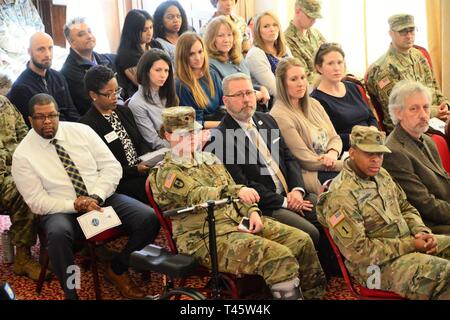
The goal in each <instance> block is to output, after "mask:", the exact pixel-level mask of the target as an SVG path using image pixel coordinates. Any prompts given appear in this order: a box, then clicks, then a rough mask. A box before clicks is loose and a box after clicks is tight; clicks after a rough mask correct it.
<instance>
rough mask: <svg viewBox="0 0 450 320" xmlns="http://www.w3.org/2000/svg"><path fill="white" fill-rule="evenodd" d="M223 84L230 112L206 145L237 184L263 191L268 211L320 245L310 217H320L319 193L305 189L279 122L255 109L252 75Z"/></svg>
mask: <svg viewBox="0 0 450 320" xmlns="http://www.w3.org/2000/svg"><path fill="white" fill-rule="evenodd" d="M222 83H223V91H224V98H223V100H224V104H225V107H226V109H227V114H226V116H225V117H224V118H223V119H222V121H221V122H220V125H219V126H218V127H217V128H216V129H213V130H212V136H213V138H214V139H213V140H212V142H211V144H209V145H208V146H207V147H206V148H207V149H209V148H211V150H212V151H213V152H214V153H215V155H216V156H217V157H218V158H219V159H220V160H221V161H222V162H223V163H224V165H225V167H226V169H227V170H228V172H229V173H230V175H231V177H232V178H233V180H234V181H235V182H236V183H238V184H243V185H245V186H249V187H251V188H254V189H255V190H256V191H257V192H258V194H259V196H260V201H259V202H258V207H259V209H261V211H262V213H263V215H267V216H272V217H274V218H275V219H277V220H278V221H280V222H281V223H284V224H287V225H290V226H292V227H295V228H297V229H300V230H303V231H305V232H306V233H308V234H309V236H310V237H311V239H312V240H313V242H314V245H317V243H318V241H319V232H318V230H317V229H316V228H315V227H314V226H313V225H312V224H311V223H310V222H308V220H314V219H315V213H314V209H313V206H314V204H315V202H316V200H317V195H315V194H306V192H305V190H304V185H303V179H302V176H301V172H300V166H299V164H298V161H297V159H296V158H295V157H294V156H293V155H292V153H291V152H290V151H289V149H288V147H287V146H286V144H285V142H284V139H283V137H282V136H280V132H279V131H280V130H279V128H278V126H277V123H276V122H275V120H274V119H273V118H272V117H271V116H270V115H269V114H265V113H262V112H255V111H256V98H255V91H254V90H253V85H252V82H251V79H250V77H249V76H247V75H245V74H243V73H235V74H233V75H230V76H227V77H226V78H225V79H224V80H223V82H222ZM256 135H258V136H256ZM260 141H263V143H264V144H265V146H264V147H262V146H261V142H260ZM273 141H277V142H276V144H275V143H273ZM269 142H270V143H269ZM244 146H245V148H244ZM260 148H264V149H260ZM272 148H273V150H272ZM264 151H266V152H264ZM272 153H273V154H272ZM251 155H254V157H253V156H251ZM305 217H306V218H305Z"/></svg>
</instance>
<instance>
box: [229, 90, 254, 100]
mask: <svg viewBox="0 0 450 320" xmlns="http://www.w3.org/2000/svg"><path fill="white" fill-rule="evenodd" d="M255 94H256V91H255V90H248V91H239V92H237V93H235V94H226V95H225V97H230V98H240V99H244V97H252V96H254V95H255Z"/></svg>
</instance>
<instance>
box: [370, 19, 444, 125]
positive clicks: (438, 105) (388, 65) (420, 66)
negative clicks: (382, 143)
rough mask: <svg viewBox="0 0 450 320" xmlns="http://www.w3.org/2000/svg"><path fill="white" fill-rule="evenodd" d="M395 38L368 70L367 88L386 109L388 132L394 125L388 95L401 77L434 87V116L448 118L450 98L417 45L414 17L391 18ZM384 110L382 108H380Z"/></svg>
mask: <svg viewBox="0 0 450 320" xmlns="http://www.w3.org/2000/svg"><path fill="white" fill-rule="evenodd" d="M389 26H390V31H389V35H390V36H391V38H392V42H391V46H390V48H389V50H388V52H387V53H385V54H384V55H383V56H381V57H380V58H379V59H378V60H377V61H376V62H375V63H374V64H373V65H372V66H371V67H370V68H369V70H368V74H367V89H368V91H369V94H370V96H371V98H372V99H373V100H375V101H374V103H375V104H377V105H379V106H380V108H381V109H382V110H383V115H380V116H383V117H384V119H383V123H384V126H385V129H386V132H388V133H390V132H391V131H392V130H393V129H394V125H393V123H392V120H391V117H390V116H389V112H388V104H389V95H390V93H391V91H392V88H393V87H394V86H395V84H396V83H397V82H399V81H400V80H405V79H407V80H413V81H418V82H420V83H422V84H423V85H425V86H426V87H428V88H430V89H431V90H432V91H433V101H432V105H433V106H432V107H431V117H438V118H440V119H442V120H444V121H445V120H446V119H447V117H448V105H447V104H448V99H447V98H446V97H445V96H444V95H443V94H442V92H441V90H440V89H439V88H438V85H437V83H436V79H435V78H434V76H433V72H432V70H431V68H430V65H429V64H428V61H427V59H426V58H425V57H424V56H423V54H422V53H421V52H420V51H419V50H418V49H416V48H414V47H413V46H414V40H415V30H416V26H415V24H414V17H413V16H411V15H407V14H397V15H394V16H391V17H390V18H389ZM380 111H381V110H380Z"/></svg>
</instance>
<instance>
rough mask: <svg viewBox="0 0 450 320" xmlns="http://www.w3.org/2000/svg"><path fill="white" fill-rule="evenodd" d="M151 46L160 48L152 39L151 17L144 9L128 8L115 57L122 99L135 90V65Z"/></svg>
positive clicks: (136, 84)
mask: <svg viewBox="0 0 450 320" xmlns="http://www.w3.org/2000/svg"><path fill="white" fill-rule="evenodd" d="M151 48H159V49H162V47H161V45H160V44H159V42H157V41H155V40H153V20H152V17H151V16H150V14H149V13H148V12H147V11H145V10H137V9H133V10H130V11H129V12H128V14H127V16H126V17H125V21H124V23H123V28H122V34H121V36H120V44H119V49H118V50H117V57H116V70H117V78H118V80H119V84H120V86H122V88H123V90H124V92H123V93H122V97H123V98H124V99H128V98H129V97H131V96H132V95H133V94H134V93H135V92H136V90H137V86H138V83H137V80H136V65H137V63H138V61H139V58H140V57H141V56H142V54H143V53H144V52H145V51H147V50H149V49H151Z"/></svg>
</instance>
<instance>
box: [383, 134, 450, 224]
mask: <svg viewBox="0 0 450 320" xmlns="http://www.w3.org/2000/svg"><path fill="white" fill-rule="evenodd" d="M422 138H423V151H422V150H421V148H420V147H419V145H418V143H417V142H416V141H414V139H413V138H412V137H411V136H410V135H409V134H408V133H407V132H405V130H403V128H402V127H401V126H400V125H397V126H396V127H395V129H394V130H393V131H392V133H391V134H390V135H389V137H388V138H387V141H386V146H387V147H388V148H389V149H390V150H391V151H392V153H391V154H388V153H387V154H385V156H384V157H385V158H384V163H383V167H385V168H386V169H387V170H388V172H389V173H390V174H391V176H392V177H393V178H394V179H395V180H396V181H397V182H398V183H399V184H400V186H401V187H402V188H403V190H404V191H405V193H406V195H407V197H408V201H409V202H410V203H411V204H412V205H413V206H414V207H416V209H417V210H419V212H420V214H421V215H422V217H423V219H424V220H425V221H430V222H432V223H434V224H446V225H450V178H449V176H448V175H447V172H446V171H445V169H444V168H443V167H442V162H441V159H440V157H439V153H438V151H437V149H436V145H435V144H434V142H433V140H432V139H431V138H430V137H428V136H427V135H422ZM424 152H425V153H426V154H427V155H428V156H426V155H425V153H424Z"/></svg>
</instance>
